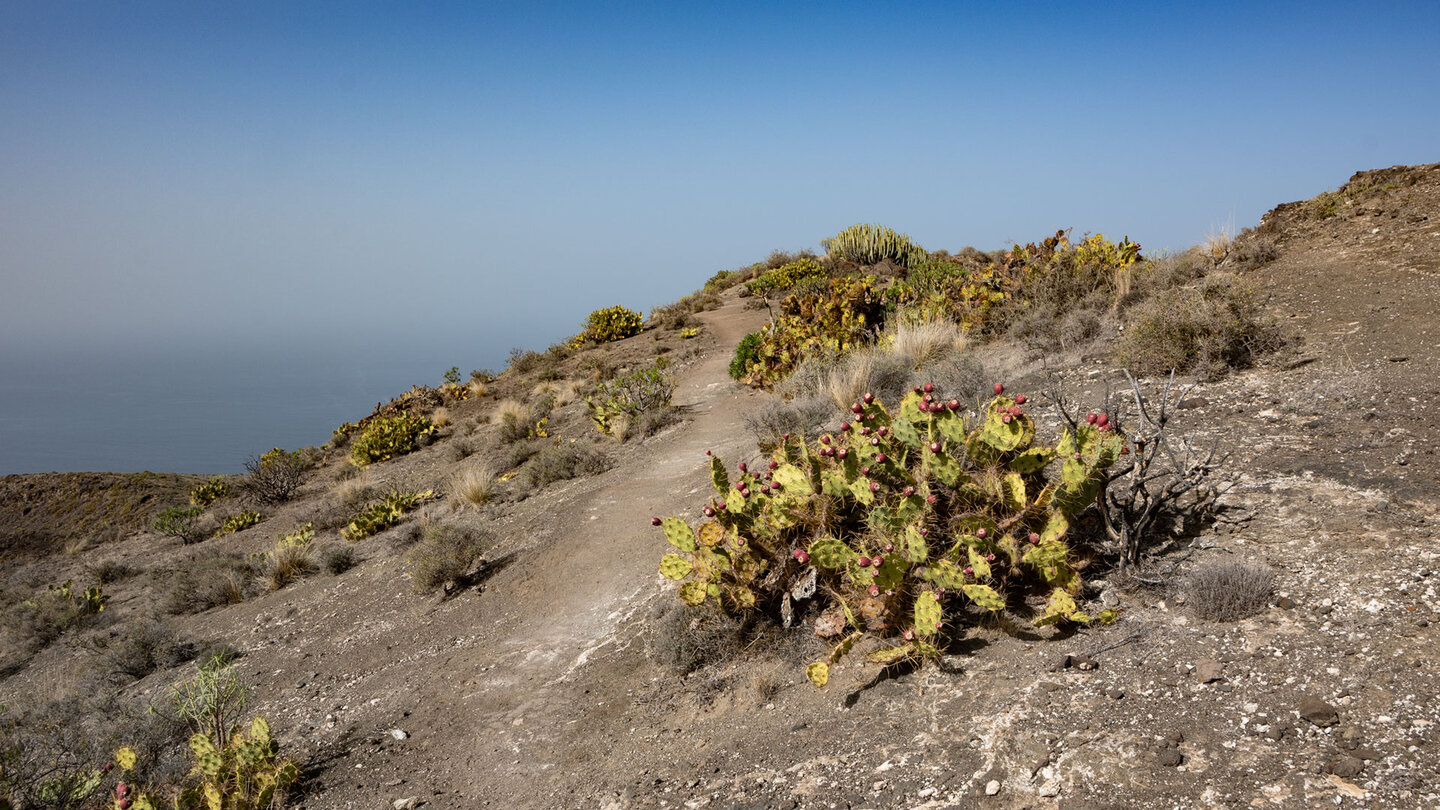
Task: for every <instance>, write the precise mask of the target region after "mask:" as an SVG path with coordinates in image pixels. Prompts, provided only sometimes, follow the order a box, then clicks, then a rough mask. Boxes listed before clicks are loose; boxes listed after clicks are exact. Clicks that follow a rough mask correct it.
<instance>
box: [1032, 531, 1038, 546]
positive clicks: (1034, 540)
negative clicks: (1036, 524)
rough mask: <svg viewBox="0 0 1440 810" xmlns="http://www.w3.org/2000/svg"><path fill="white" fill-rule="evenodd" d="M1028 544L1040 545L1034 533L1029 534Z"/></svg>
mask: <svg viewBox="0 0 1440 810" xmlns="http://www.w3.org/2000/svg"><path fill="white" fill-rule="evenodd" d="M1030 544H1031V545H1035V546H1038V545H1040V535H1038V534H1036V533H1035V532H1030Z"/></svg>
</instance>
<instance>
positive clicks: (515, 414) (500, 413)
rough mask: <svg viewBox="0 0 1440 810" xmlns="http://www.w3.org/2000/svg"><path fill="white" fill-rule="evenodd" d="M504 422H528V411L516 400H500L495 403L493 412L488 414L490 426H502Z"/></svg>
mask: <svg viewBox="0 0 1440 810" xmlns="http://www.w3.org/2000/svg"><path fill="white" fill-rule="evenodd" d="M506 421H512V422H529V421H530V409H529V408H527V407H525V403H523V402H521V401H520V400H518V399H502V400H500V401H499V402H497V403H495V410H494V411H492V412H491V413H490V424H492V425H503V424H505V422H506Z"/></svg>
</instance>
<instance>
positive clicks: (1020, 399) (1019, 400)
mask: <svg viewBox="0 0 1440 810" xmlns="http://www.w3.org/2000/svg"><path fill="white" fill-rule="evenodd" d="M1015 404H1016V405H1024V404H1025V395H1024V394H1016V395H1015Z"/></svg>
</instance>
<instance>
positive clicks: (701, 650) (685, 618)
mask: <svg viewBox="0 0 1440 810" xmlns="http://www.w3.org/2000/svg"><path fill="white" fill-rule="evenodd" d="M656 610H657V612H658V615H657V616H655V617H653V619H654V620H653V621H651V622H648V623H647V627H648V628H649V630H648V632H647V633H646V634H645V652H646V654H647V655H648V656H649V658H650V660H651V661H654V662H655V663H657V664H659V665H661V666H664V667H665V668H666V669H669V670H670V671H672V672H674V673H676V674H678V675H688V674H690V673H691V672H695V671H698V670H701V669H704V668H706V667H709V666H712V665H714V664H717V663H720V662H722V661H725V660H727V659H730V658H733V657H735V656H737V655H739V654H740V652H741V651H742V650H744V649H745V645H746V642H747V641H749V639H750V636H751V631H752V630H753V624H754V621H753V619H747V618H737V617H732V616H728V615H726V614H724V613H721V612H720V611H718V610H695V609H692V608H687V607H686V606H684V605H680V604H674V603H670V604H667V605H665V606H664V607H658V606H657V609H656Z"/></svg>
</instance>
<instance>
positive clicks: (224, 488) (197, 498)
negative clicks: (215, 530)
mask: <svg viewBox="0 0 1440 810" xmlns="http://www.w3.org/2000/svg"><path fill="white" fill-rule="evenodd" d="M230 494H231V491H230V485H229V484H227V483H225V479H223V478H211V479H210V480H209V481H206V482H205V483H203V484H201V485H199V486H197V487H195V488H194V489H192V490H190V505H191V506H209V505H210V504H212V503H214V502H216V501H218V500H222V499H224V498H228V497H230Z"/></svg>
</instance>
